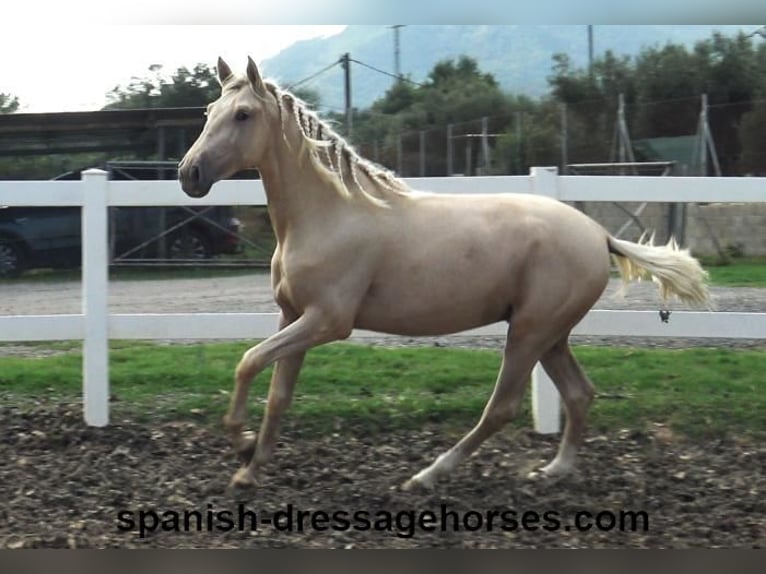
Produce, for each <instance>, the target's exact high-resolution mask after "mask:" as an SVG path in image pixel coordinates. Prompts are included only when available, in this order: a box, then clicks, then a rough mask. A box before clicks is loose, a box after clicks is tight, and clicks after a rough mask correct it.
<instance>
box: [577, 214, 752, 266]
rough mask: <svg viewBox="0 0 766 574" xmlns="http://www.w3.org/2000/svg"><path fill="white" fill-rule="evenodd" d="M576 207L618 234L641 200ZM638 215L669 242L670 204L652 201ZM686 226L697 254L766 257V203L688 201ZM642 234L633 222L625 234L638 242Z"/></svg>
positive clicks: (686, 236)
mask: <svg viewBox="0 0 766 574" xmlns="http://www.w3.org/2000/svg"><path fill="white" fill-rule="evenodd" d="M576 206H577V207H578V208H580V209H581V210H582V211H584V212H585V213H587V214H588V215H589V216H590V217H592V218H593V219H595V220H596V221H598V222H599V223H600V224H601V225H603V226H604V227H606V229H607V230H609V232H610V233H613V234H614V233H617V231H618V230H619V229H620V228H621V227H622V226H623V225H624V224H625V223H626V222H628V221H631V217H630V216H629V215H628V213H627V212H630V213H635V211H636V210H637V209H638V208H639V207H640V206H641V203H640V202H626V203H619V204H615V203H611V202H578V203H577V204H576ZM637 217H638V219H639V220H640V221H641V225H642V226H643V227H644V228H645V229H646V230H648V231H650V232H651V231H654V232H655V233H656V242H657V243H661V242H665V241H667V238H668V236H669V231H670V225H669V219H670V217H671V206H670V204H667V203H648V204H647V205H646V207H645V208H644V210H643V211H642V212H641V214H640V215H638V216H637ZM684 228H685V229H684V233H683V242H682V244H683V246H684V247H689V248H691V250H692V252H693V253H694V254H695V255H697V256H716V255H717V254H718V251H719V249H721V250H725V251H726V252H727V253H729V254H735V253H736V254H739V255H744V256H766V202H765V203H750V204H743V203H711V204H687V205H686V214H685V225H684ZM640 235H641V228H640V227H639V226H638V225H637V224H636V223H635V222H633V223H631V224H630V226H629V227H627V228H626V229H625V231H624V232H623V234H622V235H621V237H622V238H623V239H629V240H631V241H635V240H636V239H637V238H638V237H639V236H640Z"/></svg>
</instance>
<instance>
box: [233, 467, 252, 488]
mask: <svg viewBox="0 0 766 574" xmlns="http://www.w3.org/2000/svg"><path fill="white" fill-rule="evenodd" d="M256 486H258V481H257V480H256V478H255V476H253V473H252V472H250V469H249V468H248V467H246V466H243V467H242V468H240V469H239V470H237V472H235V473H234V476H232V477H231V482H229V489H230V490H234V491H241V490H247V489H250V488H255V487H256Z"/></svg>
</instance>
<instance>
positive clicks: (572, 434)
mask: <svg viewBox="0 0 766 574" xmlns="http://www.w3.org/2000/svg"><path fill="white" fill-rule="evenodd" d="M567 339H568V336H567V337H564V338H562V339H561V340H560V341H559V342H558V343H557V344H556V345H554V346H553V347H552V348H551V349H550V350H549V351H548V352H546V353H545V354H544V355H543V356H542V358H541V360H540V362H541V363H542V365H543V368H544V369H545V372H546V373H548V375H549V376H550V378H551V379H552V380H553V383H554V384H555V385H556V388H557V389H558V391H559V394H561V398H562V399H563V401H564V408H565V409H566V416H567V418H566V426H565V428H564V436H563V437H562V438H561V444H560V445H559V451H558V454H557V455H556V457H555V458H554V459H553V460H552V461H551V462H550V463H549V464H548V465H546V466H544V467H543V468H541V469H540V470H539V471H538V472H539V473H542V474H543V475H545V476H560V475H563V474H566V473H567V472H569V471H570V470H572V468H573V467H574V463H575V458H576V457H577V451H578V449H579V447H580V444H581V443H582V438H583V433H584V431H585V419H586V416H587V413H588V407H589V406H590V404H591V402H592V401H593V396H594V394H595V392H594V388H593V384H592V383H591V382H590V380H589V379H588V377H587V375H586V374H585V373H584V372H583V370H582V368H581V367H580V364H579V363H578V362H577V359H575V357H574V355H572V350H571V349H570V348H569V343H568V341H567ZM536 474H537V473H532V475H533V476H534V475H536Z"/></svg>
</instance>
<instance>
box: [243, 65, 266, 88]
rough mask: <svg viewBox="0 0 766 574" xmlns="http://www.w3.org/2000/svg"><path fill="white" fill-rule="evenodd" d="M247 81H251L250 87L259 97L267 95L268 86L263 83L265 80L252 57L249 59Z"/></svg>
mask: <svg viewBox="0 0 766 574" xmlns="http://www.w3.org/2000/svg"><path fill="white" fill-rule="evenodd" d="M247 79H248V80H250V85H251V86H252V88H253V91H255V93H256V94H258V95H259V96H265V95H266V86H265V85H264V83H263V78H261V73H260V72H259V71H258V66H256V65H255V62H253V59H252V58H251V57H250V56H248V57H247Z"/></svg>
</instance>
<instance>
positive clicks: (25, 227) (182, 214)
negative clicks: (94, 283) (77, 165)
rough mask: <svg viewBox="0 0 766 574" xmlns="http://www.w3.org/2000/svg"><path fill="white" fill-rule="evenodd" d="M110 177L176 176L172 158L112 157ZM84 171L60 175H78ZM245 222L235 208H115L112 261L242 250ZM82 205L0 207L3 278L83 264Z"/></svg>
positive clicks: (161, 259)
mask: <svg viewBox="0 0 766 574" xmlns="http://www.w3.org/2000/svg"><path fill="white" fill-rule="evenodd" d="M105 167H106V169H107V171H108V173H109V176H110V179H158V175H159V176H160V177H159V179H169V178H170V177H173V178H175V164H170V163H169V162H161V163H160V162H151V163H150V162H132V163H129V164H128V163H126V162H121V163H118V162H111V163H108V164H106V166H105ZM80 171H82V170H77V171H73V172H68V173H66V174H63V175H62V176H59V177H57V178H55V179H79V178H80ZM240 228H241V224H240V222H239V220H237V218H235V217H234V213H233V208H231V207H227V206H207V207H187V206H173V207H113V208H110V238H111V259H112V263H113V264H116V265H120V264H138V263H148V262H153V263H158V262H165V263H178V262H180V261H189V260H192V261H200V260H204V259H209V258H212V257H214V256H217V255H222V254H233V253H238V252H240V251H241V249H242V243H241V240H240V238H239V235H238V234H239V232H240ZM81 245H82V242H81V221H80V208H79V207H7V206H6V207H3V206H0V277H3V276H5V277H9V276H15V275H18V274H19V273H21V272H22V271H23V270H25V269H33V268H58V269H61V268H74V267H78V266H79V265H80V263H81V250H82V246H81Z"/></svg>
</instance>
